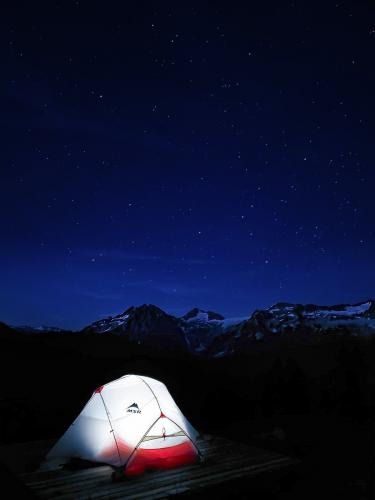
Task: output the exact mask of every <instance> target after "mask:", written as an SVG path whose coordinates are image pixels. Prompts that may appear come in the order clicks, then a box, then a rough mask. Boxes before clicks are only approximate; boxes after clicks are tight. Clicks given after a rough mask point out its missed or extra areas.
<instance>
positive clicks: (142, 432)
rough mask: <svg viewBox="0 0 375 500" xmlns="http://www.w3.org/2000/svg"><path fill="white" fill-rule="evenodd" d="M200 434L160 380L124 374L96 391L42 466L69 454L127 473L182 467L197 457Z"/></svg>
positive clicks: (58, 463) (53, 464)
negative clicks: (105, 464) (197, 441)
mask: <svg viewBox="0 0 375 500" xmlns="http://www.w3.org/2000/svg"><path fill="white" fill-rule="evenodd" d="M197 437H198V432H197V431H196V430H195V429H194V428H193V427H192V426H191V424H190V423H189V422H188V421H187V419H186V418H185V417H184V416H183V414H182V413H181V411H180V409H179V408H178V406H177V405H176V403H175V402H174V400H173V398H172V396H171V395H170V394H169V392H168V389H167V388H166V386H165V385H164V384H163V383H162V382H159V381H158V380H155V379H153V378H149V377H144V376H140V375H125V376H123V377H121V378H119V379H117V380H114V381H112V382H109V383H108V384H105V385H103V386H101V387H99V388H98V389H96V390H95V391H94V393H93V394H92V396H91V398H90V400H89V401H88V402H87V404H86V406H85V407H84V408H83V410H82V411H81V413H80V414H79V415H78V417H77V418H76V419H75V421H74V422H73V423H72V424H71V426H70V427H69V428H68V430H67V431H66V432H65V434H64V435H63V436H62V437H61V438H60V439H59V440H58V441H57V443H56V444H55V446H54V447H53V448H52V449H51V451H50V452H49V453H48V455H47V457H46V458H47V461H46V462H45V464H44V467H43V468H54V467H57V466H61V465H63V464H64V463H66V462H67V461H69V460H70V459H71V458H80V459H84V460H90V461H93V462H100V463H107V464H110V465H112V466H113V467H115V468H121V469H123V471H124V473H125V475H127V476H128V475H137V474H141V473H142V472H144V471H145V470H149V469H169V468H174V467H179V466H182V465H185V464H189V463H193V462H195V461H197V460H198V459H199V457H200V452H199V449H198V447H197V444H196V439H197Z"/></svg>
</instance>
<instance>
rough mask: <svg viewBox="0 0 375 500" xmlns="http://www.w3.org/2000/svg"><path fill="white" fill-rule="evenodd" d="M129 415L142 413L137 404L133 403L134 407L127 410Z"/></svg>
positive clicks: (131, 406)
mask: <svg viewBox="0 0 375 500" xmlns="http://www.w3.org/2000/svg"><path fill="white" fill-rule="evenodd" d="M126 411H127V413H141V410H140V409H139V408H138V405H137V403H133V404H132V405H130V406H128V407H127V408H126Z"/></svg>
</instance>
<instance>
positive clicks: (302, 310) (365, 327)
mask: <svg viewBox="0 0 375 500" xmlns="http://www.w3.org/2000/svg"><path fill="white" fill-rule="evenodd" d="M330 333H342V334H349V335H355V336H358V335H362V336H366V335H371V334H375V302H374V301H372V300H368V301H366V302H360V303H358V304H352V305H348V304H340V305H334V306H318V305H314V304H305V305H303V304H289V303H284V302H279V303H277V304H275V305H273V306H271V307H270V308H269V309H266V310H256V311H255V312H254V313H253V314H252V316H251V317H250V318H249V319H248V320H247V321H245V322H243V323H241V324H240V325H239V327H238V328H235V329H232V330H231V331H228V332H226V333H224V334H223V335H220V336H219V337H217V338H216V339H214V340H213V342H212V344H211V346H210V349H209V350H210V354H211V355H213V356H216V357H221V356H225V355H227V354H230V353H233V352H238V351H240V350H243V349H246V348H249V347H251V346H252V345H255V344H256V343H257V342H260V341H262V342H272V341H275V340H277V339H280V338H285V337H286V336H290V335H292V336H293V337H292V338H293V340H296V341H300V342H305V341H306V342H307V341H312V340H313V341H315V340H316V339H319V338H320V336H321V335H329V334H330Z"/></svg>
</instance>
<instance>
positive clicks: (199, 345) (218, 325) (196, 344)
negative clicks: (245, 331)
mask: <svg viewBox="0 0 375 500" xmlns="http://www.w3.org/2000/svg"><path fill="white" fill-rule="evenodd" d="M246 319H247V318H227V319H226V318H224V316H222V315H221V314H219V313H216V312H213V311H204V310H203V309H198V308H197V307H195V308H194V309H192V310H191V311H189V312H187V313H186V314H185V315H184V316H181V318H179V324H180V326H181V328H182V330H183V331H184V332H185V334H186V338H187V340H188V342H189V344H190V347H191V349H192V351H194V352H196V353H199V352H205V351H206V350H207V347H208V346H209V345H210V344H211V342H212V341H213V339H214V338H215V337H216V336H218V335H221V334H223V333H224V332H227V331H228V330H229V329H230V328H231V327H232V326H233V325H238V324H239V323H241V322H243V321H245V320H246Z"/></svg>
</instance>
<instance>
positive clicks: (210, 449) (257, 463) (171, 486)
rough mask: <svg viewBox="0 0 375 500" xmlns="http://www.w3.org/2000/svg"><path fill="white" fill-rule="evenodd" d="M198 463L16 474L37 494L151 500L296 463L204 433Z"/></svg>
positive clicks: (248, 476)
mask: <svg viewBox="0 0 375 500" xmlns="http://www.w3.org/2000/svg"><path fill="white" fill-rule="evenodd" d="M198 444H199V447H200V450H201V452H202V454H203V455H204V461H203V463H200V464H195V465H189V466H185V467H181V468H179V469H173V470H169V471H154V472H149V473H145V474H143V475H141V476H137V477H132V478H126V479H124V480H123V481H120V482H115V483H114V482H112V481H111V474H112V472H113V469H112V468H111V467H109V466H100V467H91V468H89V469H83V470H78V471H67V470H58V471H44V472H33V473H23V474H19V475H18V477H19V478H20V479H21V480H22V482H24V483H25V484H26V486H27V487H28V488H30V490H31V491H32V493H33V494H34V495H35V496H36V497H37V498H58V499H61V500H65V499H66V500H67V499H75V500H79V499H103V498H105V499H109V498H111V499H122V498H123V499H129V500H130V499H138V498H139V499H141V498H144V499H147V500H151V499H157V498H167V497H170V496H174V495H178V494H181V493H191V494H195V493H199V492H202V490H205V489H206V488H210V487H214V486H218V485H221V484H224V483H227V482H228V481H232V480H236V479H242V480H243V479H244V478H250V477H251V476H256V475H259V474H261V473H264V472H269V471H277V470H280V469H282V468H285V467H288V466H289V467H290V466H292V465H294V464H296V460H294V459H292V458H290V457H287V456H283V455H280V454H277V453H274V452H269V451H266V450H261V449H259V448H254V447H250V446H247V445H244V444H239V443H235V442H233V441H229V440H227V439H223V438H219V437H214V436H205V437H204V438H203V439H201V440H199V441H198Z"/></svg>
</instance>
